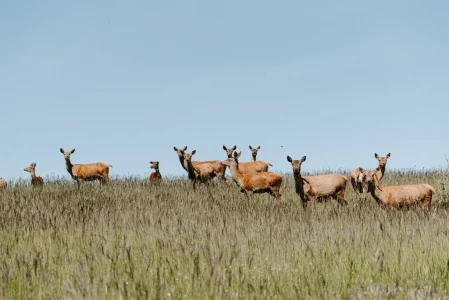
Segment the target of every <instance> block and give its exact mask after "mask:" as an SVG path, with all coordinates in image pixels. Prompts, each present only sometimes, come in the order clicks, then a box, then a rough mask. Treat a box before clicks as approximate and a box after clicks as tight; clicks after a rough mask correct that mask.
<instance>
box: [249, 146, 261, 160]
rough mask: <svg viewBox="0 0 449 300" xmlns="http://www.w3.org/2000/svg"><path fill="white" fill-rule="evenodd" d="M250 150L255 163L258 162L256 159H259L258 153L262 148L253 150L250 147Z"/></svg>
mask: <svg viewBox="0 0 449 300" xmlns="http://www.w3.org/2000/svg"><path fill="white" fill-rule="evenodd" d="M249 150H251V157H252V158H253V161H256V160H257V159H256V157H257V152H259V150H260V146H259V147H257V148H253V147H251V146H249Z"/></svg>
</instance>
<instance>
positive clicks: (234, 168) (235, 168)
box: [229, 164, 242, 186]
mask: <svg viewBox="0 0 449 300" xmlns="http://www.w3.org/2000/svg"><path fill="white" fill-rule="evenodd" d="M229 171H231V176H232V179H233V180H234V181H235V182H236V183H237V184H238V185H239V186H242V184H241V178H242V173H241V172H240V171H239V165H238V164H232V165H230V166H229Z"/></svg>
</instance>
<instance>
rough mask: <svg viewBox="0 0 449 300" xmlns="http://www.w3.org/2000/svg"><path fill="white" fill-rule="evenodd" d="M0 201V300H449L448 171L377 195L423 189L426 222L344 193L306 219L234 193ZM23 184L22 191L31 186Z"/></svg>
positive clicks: (130, 184) (38, 193) (134, 189)
mask: <svg viewBox="0 0 449 300" xmlns="http://www.w3.org/2000/svg"><path fill="white" fill-rule="evenodd" d="M45 182H46V185H45V186H44V187H43V188H41V189H39V188H34V189H33V188H32V186H31V185H28V184H25V183H23V182H15V183H12V184H10V186H9V187H8V188H7V189H5V190H3V191H0V226H1V227H0V262H1V263H0V276H1V284H0V297H1V298H8V299H10V298H34V299H39V298H42V299H49V298H57V299H61V298H92V299H111V298H112V299H114V298H115V299H117V298H119V297H123V298H136V299H146V298H150V299H159V298H161V299H180V298H189V299H192V298H195V299H199V298H203V299H204V298H223V299H228V298H233V299H235V298H278V299H281V298H282V299H294V298H297V299H312V298H321V299H323V298H349V299H354V298H390V297H393V298H396V299H401V298H407V299H408V298H448V297H449V252H448V249H449V222H448V211H447V209H446V203H447V202H448V201H449V200H448V199H447V197H448V194H447V191H446V189H445V187H446V186H447V185H448V184H449V177H448V176H447V174H446V173H445V172H442V171H441V172H440V171H432V172H412V171H407V172H399V171H395V172H387V174H386V176H385V178H384V179H383V180H382V185H387V184H406V183H429V184H431V185H432V186H433V187H434V188H435V189H436V194H435V195H434V198H433V203H432V208H431V211H430V212H425V211H423V210H422V209H419V208H415V209H410V210H395V209H386V210H384V209H381V208H379V206H378V205H377V203H376V202H375V201H374V200H373V199H372V197H371V196H369V197H368V198H367V200H366V201H365V202H363V201H361V200H359V199H360V195H357V194H356V193H355V192H354V190H353V189H352V187H350V185H349V184H348V186H347V187H348V188H347V189H346V197H345V198H346V200H347V201H348V203H349V205H348V206H345V207H342V206H340V205H338V203H337V202H336V201H331V202H328V203H325V204H316V205H313V206H311V207H309V208H308V210H306V211H305V210H304V209H303V208H302V206H301V205H300V202H299V201H300V200H299V197H298V196H297V195H296V194H295V192H294V190H295V189H294V182H293V176H292V175H291V174H285V175H284V179H283V183H282V188H281V194H282V195H283V201H279V200H275V199H273V198H272V197H271V196H269V195H266V194H264V195H254V197H253V198H252V199H250V200H248V199H247V198H246V196H245V195H244V194H242V193H240V192H239V189H238V188H237V187H236V185H235V184H234V183H221V184H218V183H216V182H215V183H213V184H212V185H210V186H205V185H202V184H200V185H198V186H197V189H196V191H193V189H192V188H191V183H189V182H188V181H187V180H184V179H182V180H181V179H176V178H171V179H167V178H164V183H162V184H160V185H157V184H151V183H149V181H148V180H147V179H145V180H143V179H138V178H126V179H112V180H111V182H110V184H108V185H104V186H103V185H100V184H99V183H87V184H84V185H82V186H81V187H80V188H79V189H78V187H77V186H76V184H75V183H74V182H72V181H71V182H66V181H64V180H61V179H58V178H53V179H51V178H46V179H45ZM27 183H28V181H27Z"/></svg>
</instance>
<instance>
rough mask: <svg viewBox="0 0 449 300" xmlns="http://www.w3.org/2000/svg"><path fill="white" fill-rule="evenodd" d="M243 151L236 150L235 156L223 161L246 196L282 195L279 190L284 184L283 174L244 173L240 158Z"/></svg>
mask: <svg viewBox="0 0 449 300" xmlns="http://www.w3.org/2000/svg"><path fill="white" fill-rule="evenodd" d="M241 154H242V152H239V153H237V152H235V153H234V157H231V158H228V159H227V160H225V161H223V162H222V164H223V165H224V166H227V167H229V170H230V171H231V175H232V179H233V180H234V182H235V183H237V185H238V186H239V187H240V188H241V191H242V192H245V193H246V196H248V197H250V196H252V195H253V193H268V194H270V195H271V196H273V197H275V198H279V197H281V194H280V193H279V190H280V188H281V184H282V176H281V175H279V174H276V173H273V172H260V173H249V174H247V173H243V172H242V171H240V168H239V161H238V158H239V157H240V155H241Z"/></svg>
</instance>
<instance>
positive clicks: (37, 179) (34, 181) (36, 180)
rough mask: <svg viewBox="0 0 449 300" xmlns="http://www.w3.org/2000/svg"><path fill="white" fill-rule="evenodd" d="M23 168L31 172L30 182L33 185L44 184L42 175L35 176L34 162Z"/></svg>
mask: <svg viewBox="0 0 449 300" xmlns="http://www.w3.org/2000/svg"><path fill="white" fill-rule="evenodd" d="M23 170H24V171H25V172H28V173H30V174H31V184H32V185H33V186H34V187H36V186H43V185H44V180H43V179H42V177H40V176H36V163H31V164H30V165H29V166H28V167H26V168H25V169H23Z"/></svg>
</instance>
